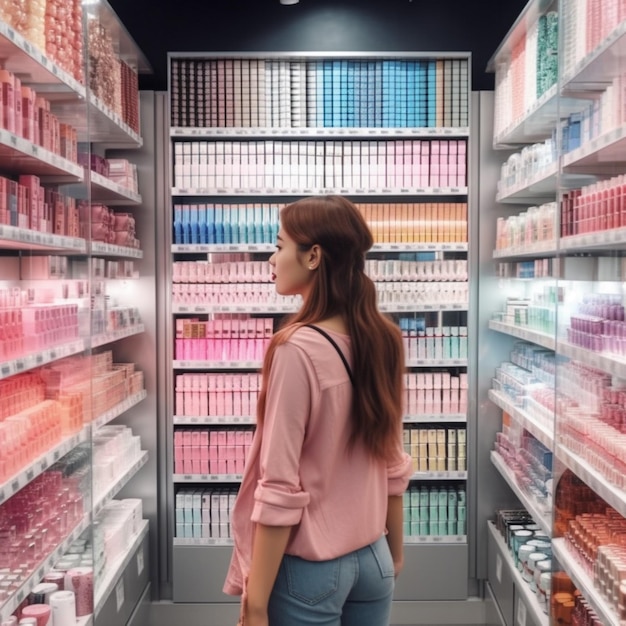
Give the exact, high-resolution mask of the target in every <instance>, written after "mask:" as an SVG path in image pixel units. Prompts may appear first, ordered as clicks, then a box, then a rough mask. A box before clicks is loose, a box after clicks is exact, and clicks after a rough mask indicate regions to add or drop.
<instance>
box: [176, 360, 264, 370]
mask: <svg viewBox="0 0 626 626" xmlns="http://www.w3.org/2000/svg"><path fill="white" fill-rule="evenodd" d="M262 365H263V363H262V362H261V361H190V360H174V361H173V362H172V367H173V368H174V369H179V370H198V369H226V370H252V369H254V370H256V369H261V366H262Z"/></svg>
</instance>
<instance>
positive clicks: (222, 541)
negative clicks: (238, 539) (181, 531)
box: [174, 537, 234, 546]
mask: <svg viewBox="0 0 626 626" xmlns="http://www.w3.org/2000/svg"><path fill="white" fill-rule="evenodd" d="M174 545H175V546H232V545H234V542H233V540H232V539H231V538H229V537H202V538H200V537H194V538H190V537H174Z"/></svg>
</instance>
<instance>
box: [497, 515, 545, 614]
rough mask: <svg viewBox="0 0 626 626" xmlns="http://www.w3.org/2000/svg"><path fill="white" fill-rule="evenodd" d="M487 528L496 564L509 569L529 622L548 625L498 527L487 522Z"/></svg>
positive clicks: (534, 595) (535, 597)
mask: <svg viewBox="0 0 626 626" xmlns="http://www.w3.org/2000/svg"><path fill="white" fill-rule="evenodd" d="M487 528H488V530H489V534H490V536H491V537H492V539H493V540H494V542H495V545H496V547H497V550H498V554H497V556H498V557H499V559H498V565H499V567H501V568H502V567H506V568H507V570H508V571H509V573H510V575H511V578H512V579H513V584H514V585H515V590H516V592H517V593H519V594H520V595H521V599H522V600H523V602H524V605H525V606H526V609H527V610H528V611H529V613H530V617H531V620H529V621H530V623H532V624H539V626H549V624H550V619H549V617H548V616H547V615H546V614H545V613H544V612H543V610H542V608H541V607H540V606H539V603H538V602H537V594H536V593H533V591H532V590H531V588H530V585H529V584H528V583H527V582H526V581H525V580H524V579H523V578H522V575H521V573H520V571H519V570H518V569H517V567H515V563H514V562H513V557H512V555H511V552H510V551H509V549H508V547H507V545H506V543H505V542H504V538H503V537H502V535H501V534H500V533H499V532H498V529H497V528H496V527H495V524H494V523H493V522H487ZM525 623H526V621H524V622H519V621H518V622H516V625H517V626H522V625H523V624H525Z"/></svg>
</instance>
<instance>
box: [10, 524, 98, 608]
mask: <svg viewBox="0 0 626 626" xmlns="http://www.w3.org/2000/svg"><path fill="white" fill-rule="evenodd" d="M89 524H90V516H89V515H85V517H84V518H83V519H82V520H81V521H80V522H79V523H78V524H77V525H76V526H75V527H74V528H73V529H72V531H71V532H70V533H69V534H68V535H66V537H65V539H64V540H63V541H61V542H60V543H59V544H58V545H57V546H56V547H55V549H54V550H53V551H52V552H51V553H50V554H48V555H47V556H46V557H45V558H44V559H42V560H41V561H40V562H39V563H38V564H37V565H36V566H35V567H34V568H33V571H32V573H31V574H30V575H29V576H28V577H27V578H26V579H25V580H24V582H23V583H22V584H21V585H20V586H19V587H18V588H17V589H16V590H15V593H13V595H11V596H10V597H9V598H8V599H7V600H6V601H5V602H4V603H0V618H2V619H3V620H5V619H8V617H9V616H10V615H11V614H12V613H13V612H14V611H15V610H16V609H17V607H18V606H19V605H20V604H21V603H22V602H23V601H24V600H25V599H26V598H27V597H28V594H29V593H30V592H31V591H32V590H33V588H34V587H35V585H38V584H39V583H40V582H41V580H42V579H43V577H44V575H45V574H46V572H47V571H48V570H50V569H52V567H53V566H54V564H55V563H56V562H57V561H58V560H59V559H60V558H61V557H62V556H63V555H64V554H65V552H66V551H67V549H68V548H69V547H70V546H71V545H72V543H73V542H74V541H76V539H78V538H79V537H80V535H81V534H82V533H83V532H84V531H85V530H86V529H87V528H88V527H89Z"/></svg>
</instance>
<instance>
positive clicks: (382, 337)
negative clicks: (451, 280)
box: [257, 195, 405, 459]
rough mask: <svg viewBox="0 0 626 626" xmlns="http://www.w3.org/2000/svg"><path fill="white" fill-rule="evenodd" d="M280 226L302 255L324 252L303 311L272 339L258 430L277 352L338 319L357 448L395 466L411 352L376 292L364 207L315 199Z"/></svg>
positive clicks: (292, 209) (296, 207) (286, 214)
mask: <svg viewBox="0 0 626 626" xmlns="http://www.w3.org/2000/svg"><path fill="white" fill-rule="evenodd" d="M280 222H281V227H282V228H283V230H284V231H285V232H286V233H287V234H288V235H289V237H291V238H292V239H293V240H294V241H295V242H296V244H297V245H298V247H299V248H300V250H301V251H303V252H305V251H307V250H309V249H310V248H311V246H313V245H314V244H317V245H319V246H320V248H321V251H322V252H321V261H320V264H319V267H318V269H317V271H316V272H315V273H314V278H313V283H312V286H311V290H310V293H309V296H308V297H307V298H306V300H305V301H304V304H303V306H302V308H301V309H300V311H299V312H298V313H296V314H295V315H294V316H293V317H292V318H290V319H289V320H288V321H287V325H286V326H284V327H283V328H282V329H281V330H279V331H278V332H277V333H276V334H275V335H274V336H273V338H272V341H271V342H270V345H269V347H268V350H267V352H266V355H265V359H264V363H263V374H264V375H263V381H264V382H263V385H262V388H261V392H260V394H259V400H258V407H257V423H259V424H262V422H263V414H264V411H265V398H266V394H267V389H266V383H265V381H267V380H268V378H269V376H268V375H267V373H268V372H269V369H270V367H271V363H272V358H273V355H274V352H275V350H276V347H277V346H278V345H280V344H281V343H284V342H285V341H286V340H287V339H288V338H289V336H290V335H291V334H292V333H293V332H294V330H295V329H296V328H298V327H299V326H301V325H302V324H314V323H316V322H320V321H322V320H324V319H327V318H329V317H332V316H334V315H337V314H339V315H342V316H343V317H344V319H345V320H346V323H347V326H348V332H349V334H350V337H351V340H352V341H351V345H352V362H353V367H352V369H353V373H354V387H355V389H354V394H353V410H352V434H351V438H350V445H351V446H352V445H354V443H355V442H356V441H358V440H360V441H362V442H363V444H364V445H365V447H366V449H367V450H369V451H370V452H371V454H372V455H373V456H375V457H377V458H381V459H391V458H393V457H394V456H395V455H396V454H397V451H398V442H399V440H400V434H401V425H402V409H403V404H402V391H403V373H404V369H405V365H404V353H403V346H402V338H401V334H400V330H399V328H398V326H397V325H396V324H395V323H394V322H393V321H392V320H390V319H388V318H387V317H386V316H384V315H383V314H381V313H380V311H379V310H378V307H377V302H376V298H377V297H376V288H375V286H374V283H373V282H372V281H371V279H370V278H369V277H368V276H367V275H366V274H365V272H364V268H365V254H366V252H367V251H368V250H369V249H370V248H371V247H372V245H373V243H374V241H373V238H372V233H371V232H370V230H369V228H368V226H367V223H366V222H365V219H364V218H363V216H362V214H361V213H360V211H359V210H358V209H357V207H356V206H355V205H354V204H353V203H352V202H350V201H349V200H348V199H347V198H344V197H342V196H333V195H328V196H314V197H309V198H303V199H301V200H298V201H296V202H293V203H291V204H288V205H286V206H285V207H284V208H283V209H282V211H281V213H280Z"/></svg>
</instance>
